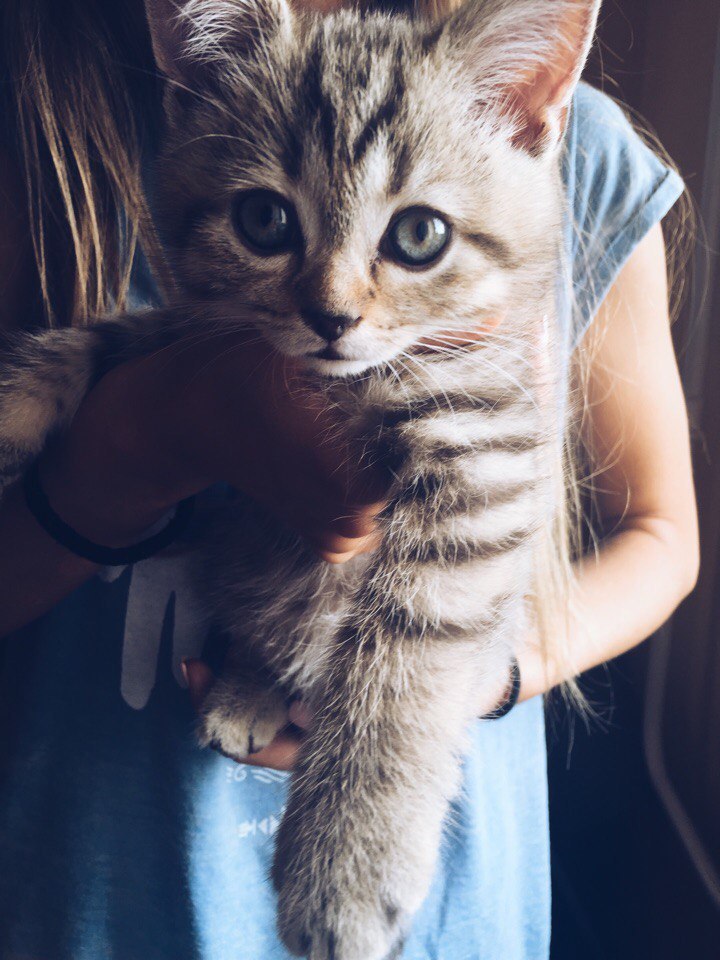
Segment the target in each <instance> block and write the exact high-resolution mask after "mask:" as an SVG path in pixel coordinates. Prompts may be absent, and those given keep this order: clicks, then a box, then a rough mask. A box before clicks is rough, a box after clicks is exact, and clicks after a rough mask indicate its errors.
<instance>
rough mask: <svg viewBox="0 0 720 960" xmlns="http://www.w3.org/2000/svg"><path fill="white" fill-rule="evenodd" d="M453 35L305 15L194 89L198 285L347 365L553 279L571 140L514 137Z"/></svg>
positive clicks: (184, 157) (188, 277)
mask: <svg viewBox="0 0 720 960" xmlns="http://www.w3.org/2000/svg"><path fill="white" fill-rule="evenodd" d="M443 43H444V40H443V37H442V36H441V35H440V33H439V32H438V31H437V30H435V31H433V30H431V28H430V27H428V26H427V25H425V26H422V25H420V24H413V23H411V22H410V21H408V20H404V19H401V18H393V19H387V18H382V17H367V18H364V19H361V18H360V16H358V15H356V14H351V13H343V14H339V15H336V16H333V17H332V18H329V19H326V20H324V21H320V20H317V19H312V18H308V19H307V20H304V21H302V22H298V21H292V22H288V23H285V24H284V25H280V26H279V27H277V29H274V30H272V31H270V35H269V36H268V37H266V38H265V41H264V42H263V43H262V44H261V45H260V47H259V49H257V50H255V51H254V52H252V53H251V54H248V53H246V52H245V53H243V55H242V56H240V55H239V56H238V58H237V60H236V64H235V67H234V68H233V67H230V68H229V69H225V70H224V71H223V73H222V75H221V76H219V77H216V78H215V80H214V82H213V84H207V85H205V86H204V87H202V86H201V87H200V88H199V90H198V95H192V96H185V97H183V99H182V103H180V101H178V102H175V103H174V105H172V106H171V110H170V130H169V138H168V144H169V145H168V147H167V149H166V151H165V154H164V157H163V159H162V161H161V165H160V176H159V190H158V193H159V199H160V208H161V210H162V212H163V221H164V223H165V224H166V239H167V241H168V245H169V247H170V249H171V250H172V255H173V257H174V264H175V270H176V275H177V277H178V280H179V283H180V285H181V287H182V288H184V291H185V293H186V295H188V296H190V297H191V298H193V299H195V300H202V301H204V302H206V303H207V302H212V304H213V312H214V313H215V314H216V316H221V317H223V319H224V320H225V321H226V322H228V323H230V324H233V323H236V322H237V323H238V325H241V324H243V323H245V322H246V321H247V319H248V318H249V317H250V318H252V325H253V326H254V327H256V328H257V329H258V330H259V331H260V332H261V333H262V335H263V336H264V337H265V338H266V339H267V340H268V341H269V342H270V343H271V344H272V345H273V346H274V347H276V348H277V349H278V350H280V351H282V352H284V353H285V354H287V355H289V356H292V357H296V358H301V360H302V362H303V363H304V364H306V365H307V366H308V367H310V368H312V369H315V370H317V371H319V372H321V373H324V374H330V375H337V376H342V375H347V374H354V373H359V372H362V371H363V370H366V369H368V368H369V367H372V366H375V365H378V364H382V363H384V362H386V361H389V360H392V359H393V358H395V357H400V358H402V354H403V352H404V351H408V350H411V349H412V348H413V347H414V346H415V345H416V344H417V343H418V341H419V340H420V339H421V338H423V337H429V336H432V335H433V334H436V333H438V332H440V331H445V332H447V331H452V330H458V331H467V330H469V329H472V328H473V327H474V326H476V325H478V324H480V323H482V322H483V320H487V319H488V318H494V317H496V316H497V315H498V314H499V313H502V312H504V311H506V310H508V309H509V308H511V307H512V305H513V304H514V303H519V302H520V301H521V300H522V299H523V298H525V299H527V298H528V297H529V296H533V295H537V293H538V291H539V290H541V289H542V290H545V289H546V288H547V285H548V284H549V283H551V282H552V276H553V270H554V263H555V256H556V250H557V238H558V210H559V207H558V190H557V162H556V155H555V154H554V153H548V154H544V155H542V156H539V157H537V156H536V157H533V156H531V155H530V153H529V152H528V151H526V150H523V149H521V148H519V147H517V146H513V145H512V143H511V142H510V137H509V134H508V131H507V130H504V129H503V127H502V125H501V124H498V123H497V118H495V119H494V120H493V122H492V123H491V122H490V120H489V118H488V117H484V116H483V112H482V109H480V108H479V107H478V103H477V97H476V95H475V92H474V90H473V89H472V85H471V84H470V82H469V80H468V78H466V77H465V76H464V75H463V71H462V68H461V67H460V66H458V65H457V64H453V63H452V62H450V60H449V58H448V56H447V52H446V50H445V49H444V46H443Z"/></svg>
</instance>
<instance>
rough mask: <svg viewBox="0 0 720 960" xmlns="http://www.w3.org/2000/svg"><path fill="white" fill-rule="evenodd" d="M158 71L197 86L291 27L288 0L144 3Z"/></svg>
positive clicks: (158, 0) (163, 0)
mask: <svg viewBox="0 0 720 960" xmlns="http://www.w3.org/2000/svg"><path fill="white" fill-rule="evenodd" d="M145 12H146V15H147V21H148V26H149V27H150V38H151V40H152V47H153V53H154V54H155V62H156V64H157V66H158V69H159V70H160V71H161V72H162V73H164V74H165V76H166V77H168V78H169V79H170V80H174V81H176V82H177V83H179V84H182V85H189V86H192V85H193V83H194V82H198V81H199V80H202V78H203V76H208V75H210V74H212V73H213V72H215V73H216V72H217V71H218V70H219V69H222V67H223V65H226V64H228V62H229V61H230V60H231V59H234V60H235V62H237V59H238V58H239V57H243V56H248V55H249V54H251V53H252V51H253V49H255V48H257V47H259V46H260V45H261V44H262V43H263V41H264V40H265V39H267V38H268V37H269V36H270V35H271V34H273V33H275V32H277V31H279V30H281V29H283V28H284V27H289V25H290V8H289V6H288V4H287V2H286V0H145Z"/></svg>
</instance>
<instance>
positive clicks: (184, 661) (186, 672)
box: [180, 660, 190, 686]
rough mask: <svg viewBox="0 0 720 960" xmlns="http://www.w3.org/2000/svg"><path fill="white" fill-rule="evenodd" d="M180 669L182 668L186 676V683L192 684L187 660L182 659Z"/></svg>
mask: <svg viewBox="0 0 720 960" xmlns="http://www.w3.org/2000/svg"><path fill="white" fill-rule="evenodd" d="M180 669H181V670H182V675H183V677H184V678H185V683H186V684H187V685H188V686H190V680H189V679H188V668H187V660H181V661H180Z"/></svg>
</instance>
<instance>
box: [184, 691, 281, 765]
mask: <svg viewBox="0 0 720 960" xmlns="http://www.w3.org/2000/svg"><path fill="white" fill-rule="evenodd" d="M199 712H200V722H199V725H198V740H199V742H200V745H201V746H203V747H214V748H215V749H217V750H220V752H221V753H224V754H227V756H229V757H231V758H233V759H238V760H243V759H245V758H247V757H249V756H251V755H252V754H254V753H258V752H259V751H260V750H263V749H264V748H265V747H267V746H268V744H269V743H271V741H272V740H273V738H274V737H275V734H276V733H277V732H278V731H279V730H281V729H282V728H283V727H284V726H286V725H287V722H288V715H287V704H286V701H285V697H284V696H283V694H282V693H281V692H280V691H279V690H276V689H273V688H265V687H257V686H250V685H247V684H243V683H242V682H240V681H238V680H237V679H236V678H224V677H220V678H218V679H217V680H216V681H215V683H214V684H213V686H212V687H211V688H210V692H209V693H208V695H207V697H206V698H205V700H204V701H203V704H202V707H201V708H200V711H199Z"/></svg>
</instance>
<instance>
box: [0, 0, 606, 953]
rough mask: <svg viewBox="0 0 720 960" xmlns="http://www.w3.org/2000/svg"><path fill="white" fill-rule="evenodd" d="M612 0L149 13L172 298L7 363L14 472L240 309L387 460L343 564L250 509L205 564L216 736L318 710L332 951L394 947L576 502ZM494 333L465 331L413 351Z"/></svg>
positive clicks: (235, 512) (203, 732) (0, 395)
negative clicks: (576, 170)
mask: <svg viewBox="0 0 720 960" xmlns="http://www.w3.org/2000/svg"><path fill="white" fill-rule="evenodd" d="M597 6H598V2H597V0H471V2H469V3H468V4H467V5H466V6H465V7H464V8H463V9H461V10H459V11H458V12H457V13H454V14H451V15H447V16H445V17H443V18H437V17H435V18H433V19H432V20H431V19H430V18H426V17H424V16H422V15H420V14H419V13H415V14H413V15H410V14H407V15H405V14H402V15H401V14H397V15H395V16H388V15H381V14H368V13H363V12H360V11H357V10H347V11H344V12H340V13H337V14H336V15H333V16H330V17H327V18H320V17H318V16H315V15H310V14H301V13H298V12H296V11H293V10H291V9H290V7H289V6H288V5H287V3H286V2H285V0H189V2H186V3H185V4H184V5H182V6H181V7H176V6H175V4H174V3H173V2H172V0H164V2H161V0H149V2H148V18H149V22H150V27H151V33H152V38H153V45H154V50H155V55H156V58H157V62H158V66H159V68H160V69H161V71H162V72H163V73H164V75H165V76H166V78H167V81H168V82H167V94H166V113H167V129H166V131H165V135H164V138H163V145H162V150H161V153H160V157H159V159H158V167H157V169H158V176H157V178H156V179H157V185H158V186H157V189H158V196H157V205H158V211H159V219H160V222H161V226H162V230H163V234H164V237H165V239H166V244H167V250H168V253H169V256H170V259H171V262H172V267H173V269H174V273H175V277H176V279H177V286H178V303H177V304H176V305H174V306H173V305H171V306H169V307H168V308H166V309H161V310H155V311H150V312H146V313H141V314H135V315H131V316H125V317H121V318H115V319H113V320H108V321H105V322H103V323H101V324H97V325H95V326H93V327H91V328H90V329H86V330H67V331H56V332H50V333H44V334H40V335H37V336H26V337H23V338H21V339H20V340H19V341H18V342H17V343H16V344H15V346H14V348H13V349H12V350H11V351H10V352H9V353H8V355H7V357H6V361H5V363H4V366H3V371H2V375H1V379H0V454H1V461H2V471H3V476H4V478H5V480H6V481H9V480H10V479H12V478H14V477H16V476H17V475H18V473H19V472H20V471H21V470H22V469H23V467H24V466H25V465H26V464H27V463H28V462H30V461H32V459H34V458H35V457H36V456H37V455H38V453H39V452H40V451H41V449H42V447H43V445H44V443H45V441H46V439H47V437H48V436H49V435H50V434H51V433H53V432H56V431H59V430H62V429H63V428H64V427H66V426H67V424H68V423H69V421H70V420H71V418H72V416H73V414H74V412H75V410H76V409H77V406H78V404H79V403H80V401H81V399H82V397H83V395H84V394H85V393H86V391H87V390H88V389H89V387H90V386H91V385H92V384H93V382H94V381H95V380H96V379H97V377H98V376H100V375H101V374H102V372H103V371H104V370H106V369H107V368H108V366H109V365H111V364H113V363H117V362H119V361H120V360H121V359H123V358H126V357H129V356H133V355H136V354H138V353H141V352H147V351H149V350H151V349H154V348H156V347H158V346H160V345H162V344H163V343H167V342H169V341H172V340H173V339H177V338H178V337H180V336H183V335H185V334H186V333H187V332H188V330H189V329H194V330H195V331H196V332H197V330H198V328H199V329H201V330H202V329H203V327H204V326H205V325H207V324H212V326H213V329H215V330H217V329H219V328H220V327H222V326H223V325H224V326H226V327H227V328H234V327H237V326H238V325H246V326H247V325H250V326H252V328H253V329H256V330H258V331H259V332H260V333H261V334H262V335H263V336H264V337H265V338H266V339H267V340H268V341H269V342H270V343H271V344H272V345H273V346H274V347H276V348H277V349H278V350H279V351H281V352H283V353H285V354H287V355H289V356H291V357H294V358H297V359H298V360H299V361H300V362H301V364H302V365H304V367H305V369H306V371H307V374H308V376H309V377H311V378H314V379H315V381H316V382H317V384H318V387H319V388H321V389H323V390H324V391H325V392H326V394H327V396H328V398H329V400H330V401H331V402H332V403H335V404H337V406H338V407H339V408H340V409H341V410H342V411H343V413H344V415H345V418H346V422H347V431H348V437H349V438H350V439H351V441H352V442H353V443H355V444H356V446H357V451H358V455H359V456H362V457H365V458H367V459H368V460H373V459H375V460H378V461H382V462H383V463H384V464H386V465H387V466H389V467H390V469H391V470H392V473H393V477H394V482H393V486H392V489H391V492H390V500H389V503H388V505H387V507H386V508H385V510H384V512H383V514H382V516H381V518H380V526H381V532H382V542H381V545H380V547H379V548H378V549H377V551H376V552H375V553H373V554H372V555H369V556H365V557H361V558H357V559H355V560H353V561H351V562H350V563H348V564H345V565H343V566H339V567H336V566H329V565H327V564H324V563H322V562H320V561H319V560H318V559H317V558H316V557H315V556H314V554H313V553H312V551H311V550H310V549H309V548H308V547H307V546H306V545H305V544H304V543H303V542H302V540H301V539H300V538H299V537H298V536H297V535H295V534H294V533H292V532H291V531H289V530H287V529H285V528H283V526H282V525H281V524H280V523H279V522H278V521H277V520H276V519H275V518H273V517H271V516H269V515H267V514H266V513H265V512H264V510H262V509H261V508H260V507H258V506H257V505H256V504H254V503H252V502H250V501H246V500H243V499H240V500H239V502H238V505H236V506H235V507H234V508H233V509H232V511H230V512H228V513H225V514H223V516H222V523H221V524H218V529H216V530H214V531H213V532H212V534H211V535H210V536H209V537H208V542H207V543H206V544H205V545H204V547H203V551H204V552H203V557H202V563H201V564H200V565H199V566H200V567H201V568H202V570H203V571H204V573H203V575H204V577H205V578H206V592H207V595H208V597H209V598H211V604H212V609H213V610H214V612H215V614H216V616H217V617H218V618H219V619H220V621H221V622H222V624H223V625H224V627H225V628H226V630H227V632H228V634H229V635H230V637H231V646H230V649H229V653H228V656H227V661H226V664H225V668H224V672H223V674H222V676H220V677H219V679H218V680H217V682H216V684H215V686H214V687H213V689H212V690H211V691H210V694H209V696H208V697H207V700H206V701H205V704H204V707H203V712H202V717H201V722H200V738H201V741H202V742H203V743H205V744H213V745H216V746H218V747H220V748H221V749H223V750H224V751H226V752H227V753H229V754H231V755H235V756H238V757H242V756H246V755H247V754H248V753H251V752H253V750H257V749H259V748H261V747H263V746H264V745H265V744H267V743H268V742H269V741H270V740H271V739H272V737H273V736H274V734H275V733H276V732H277V730H278V729H279V728H281V727H282V726H283V725H284V724H285V723H286V722H287V709H286V708H287V702H288V698H289V697H290V696H292V695H298V694H299V695H302V696H303V697H305V698H306V699H308V700H310V701H311V702H312V704H313V706H314V710H315V723H314V727H313V729H312V731H311V732H310V734H309V735H308V738H307V742H306V744H305V746H304V748H303V750H302V754H301V757H300V760H299V764H298V767H297V770H296V772H295V774H294V776H293V779H292V782H291V787H290V795H289V800H288V804H287V809H286V812H285V815H284V818H283V821H282V824H281V827H280V829H279V832H278V835H277V846H276V855H275V863H274V868H273V879H274V882H275V886H276V888H277V891H278V896H279V901H278V903H279V907H278V910H279V929H280V933H281V936H282V938H283V940H284V942H285V943H286V945H287V946H288V948H289V949H290V950H291V951H292V952H293V953H295V954H298V955H306V956H308V957H310V958H312V960H331V958H334V960H381V958H386V957H389V956H396V955H397V954H398V952H399V951H400V950H401V943H402V937H403V934H404V932H405V931H406V930H407V927H408V924H409V921H410V919H411V917H412V915H413V913H414V911H416V910H417V908H418V907H419V906H420V904H421V902H422V900H423V898H424V896H425V894H426V892H427V890H428V886H429V883H430V880H431V878H432V874H433V871H434V868H435V865H436V860H437V852H438V846H439V842H440V836H441V829H442V825H443V820H444V817H445V815H446V812H447V808H448V803H449V801H450V799H451V798H452V797H453V795H454V794H455V793H456V791H457V790H458V788H459V784H460V763H461V757H462V753H463V749H464V744H465V732H466V730H467V728H468V725H469V723H470V722H471V721H472V719H473V717H474V714H475V712H476V705H477V704H478V703H479V702H480V701H481V700H482V690H483V688H484V686H487V689H495V688H497V687H498V686H499V685H501V683H502V679H503V678H505V677H506V676H507V675H508V669H509V664H510V661H511V657H512V655H513V651H514V650H515V649H516V648H517V646H518V645H519V643H520V642H521V640H522V637H523V631H524V617H525V598H526V597H527V596H529V595H531V594H533V593H534V592H537V590H538V589H539V586H538V583H537V582H536V581H537V577H536V573H535V571H536V570H537V568H538V563H537V558H538V554H539V551H540V550H541V549H542V548H543V540H544V538H547V531H548V528H549V526H550V523H551V521H552V518H553V514H554V513H555V511H557V509H558V508H559V505H558V503H557V497H556V494H555V487H554V485H553V483H554V477H555V476H556V468H557V463H558V459H559V447H560V445H559V442H558V430H559V421H558V410H557V404H556V401H557V397H558V395H559V394H558V391H557V389H556V384H555V383H554V381H553V377H552V375H551V374H549V373H548V368H547V366H546V365H544V364H543V362H542V358H543V356H544V355H547V354H548V352H549V354H550V356H552V355H553V354H552V351H553V349H554V348H555V344H554V341H553V336H554V331H555V322H554V320H555V287H556V278H557V275H558V262H559V257H560V246H561V223H562V213H563V210H562V190H561V182H560V174H559V156H560V149H561V139H562V132H563V125H564V119H565V113H566V110H567V106H568V103H569V101H570V98H571V95H572V92H573V89H574V86H575V84H576V82H577V80H578V77H579V74H580V71H581V68H582V65H583V62H584V59H585V56H586V53H587V50H588V47H589V44H590V42H591V38H592V34H593V29H594V24H595V19H596V15H597ZM188 303H191V304H192V309H189V308H187V304H188ZM183 304H185V306H183ZM191 316H192V317H194V318H197V317H202V318H203V319H195V320H192V321H191V320H190V319H189V317H191ZM479 325H480V326H483V325H485V326H486V327H487V328H488V334H487V337H486V338H485V339H484V340H483V342H482V343H481V344H480V345H479V346H478V347H477V348H476V349H473V350H462V349H451V348H450V347H448V348H447V349H446V348H443V347H438V348H437V349H435V350H433V351H431V352H421V351H419V350H418V349H417V347H418V343H419V341H420V340H421V338H428V337H433V336H439V335H441V331H444V332H445V333H447V332H448V331H457V332H458V335H459V336H462V332H463V331H468V330H472V329H476V328H477V327H478V326H479Z"/></svg>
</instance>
